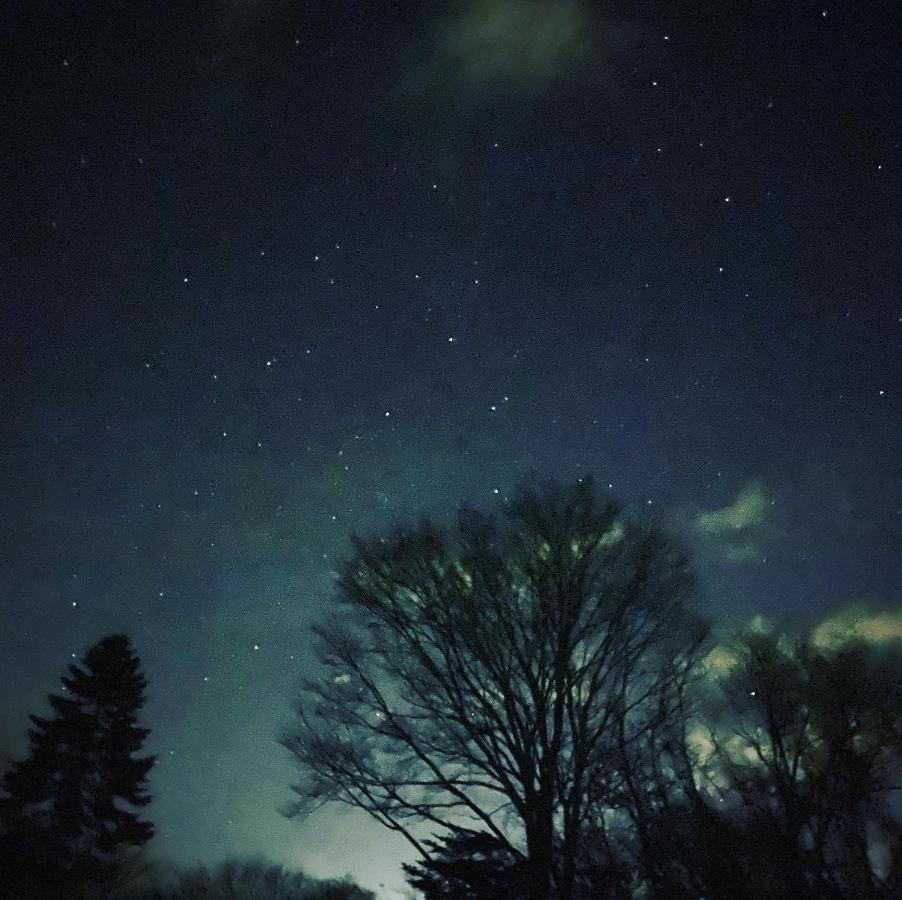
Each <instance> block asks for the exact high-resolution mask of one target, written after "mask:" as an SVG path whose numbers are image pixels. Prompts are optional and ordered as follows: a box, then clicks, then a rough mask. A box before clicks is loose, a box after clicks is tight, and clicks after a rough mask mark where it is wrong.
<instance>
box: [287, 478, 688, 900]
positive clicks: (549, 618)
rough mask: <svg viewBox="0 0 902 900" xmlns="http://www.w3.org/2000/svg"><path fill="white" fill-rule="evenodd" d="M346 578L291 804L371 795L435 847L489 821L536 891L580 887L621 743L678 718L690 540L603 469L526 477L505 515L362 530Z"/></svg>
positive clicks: (309, 699) (294, 746) (612, 799)
mask: <svg viewBox="0 0 902 900" xmlns="http://www.w3.org/2000/svg"><path fill="white" fill-rule="evenodd" d="M338 587H339V596H338V601H339V603H340V604H341V609H340V610H337V611H336V612H335V613H333V614H332V615H330V617H329V621H328V624H323V625H320V626H319V627H318V628H317V629H316V633H317V636H318V639H319V652H320V660H321V662H322V667H323V668H322V674H321V675H320V677H318V678H316V679H311V680H309V681H308V682H307V683H306V684H305V686H304V694H303V696H302V698H301V701H300V702H299V704H298V706H297V715H298V718H297V723H296V726H295V727H294V728H293V729H292V730H291V731H290V732H288V733H287V734H286V735H285V737H284V738H283V743H284V745H285V746H286V747H287V748H288V749H289V750H290V751H291V752H292V753H293V754H294V755H295V757H296V758H297V760H298V761H299V762H300V763H301V766H300V769H301V773H302V779H301V781H300V782H299V783H298V784H297V785H296V786H295V791H296V792H297V795H298V797H299V800H298V801H297V803H296V804H295V805H294V807H293V808H292V810H291V812H294V813H298V812H302V811H305V810H309V809H311V808H313V807H314V806H315V805H316V804H318V803H322V802H329V801H336V802H339V803H344V804H348V805H350V806H354V807H358V808H360V809H363V810H365V811H366V812H368V813H369V814H370V815H372V816H374V817H375V818H376V819H377V820H378V821H380V822H382V823H383V824H384V825H386V826H387V827H389V828H391V829H394V830H396V831H398V832H399V833H401V834H403V835H404V836H405V837H406V838H407V839H408V840H409V841H410V842H411V843H412V844H413V845H414V846H415V847H416V848H417V849H418V850H419V851H420V853H421V854H422V855H423V857H424V858H426V859H429V858H430V851H429V847H428V846H427V845H426V844H425V843H424V836H423V826H427V827H429V828H431V829H432V830H433V831H435V830H438V832H439V833H441V834H444V835H451V836H455V835H458V836H461V835H466V834H472V833H475V832H477V831H480V832H484V833H485V834H487V835H490V836H492V837H493V838H494V839H495V840H496V841H497V842H498V846H499V847H502V848H506V849H507V851H508V852H509V853H510V854H512V855H513V856H514V857H520V858H522V859H523V860H524V861H525V865H526V868H527V870H528V878H527V883H528V885H529V887H528V890H529V896H530V897H531V898H532V900H546V898H548V897H550V896H559V897H576V896H578V895H579V892H580V890H581V887H580V885H581V884H582V882H583V881H584V880H585V879H584V876H585V871H584V868H583V862H584V860H585V859H586V857H587V852H588V850H589V847H590V845H591V846H592V847H593V848H595V849H596V850H597V849H598V848H602V847H604V844H605V840H606V836H605V812H604V811H605V810H606V809H607V808H611V807H614V806H619V805H620V799H619V798H620V796H621V794H622V792H623V790H624V783H623V772H622V766H621V761H622V758H623V755H624V754H630V753H631V752H632V748H633V747H634V746H635V745H637V744H638V743H639V742H640V741H641V739H642V736H643V735H645V734H646V733H648V731H649V730H650V729H660V728H662V727H664V725H665V723H667V722H676V721H678V720H680V719H681V718H682V717H683V709H682V704H683V702H684V697H685V688H686V685H687V681H688V679H689V678H690V677H691V674H692V671H693V663H694V662H695V659H696V656H697V653H698V649H699V647H700V645H701V642H702V640H703V638H704V635H705V627H704V625H703V624H702V623H701V622H700V620H699V619H698V618H696V617H695V616H694V615H693V614H692V613H691V611H690V605H691V602H692V600H693V597H694V591H695V579H694V576H693V574H692V572H691V569H690V566H689V561H688V558H687V554H686V553H685V552H684V550H683V549H682V548H681V547H680V545H679V544H678V542H677V541H675V540H674V539H673V538H672V537H670V536H668V535H666V534H664V533H663V532H662V531H660V530H659V529H657V528H654V527H652V526H649V525H645V524H640V523H636V522H632V521H630V520H629V519H627V518H626V517H624V515H623V513H622V510H621V508H620V507H619V506H618V505H617V504H616V503H614V502H612V501H610V500H607V499H605V498H602V497H600V496H599V494H598V493H597V492H596V490H595V487H594V485H593V483H592V482H591V480H589V479H585V480H581V481H579V482H577V483H576V484H575V485H573V486H571V487H567V488H564V487H561V486H559V485H556V484H553V483H549V484H544V485H527V486H525V487H523V488H522V489H521V490H520V491H519V493H518V494H517V496H516V497H515V499H514V500H513V501H512V502H511V503H510V504H509V505H508V506H507V507H506V508H505V509H504V511H503V513H502V514H501V515H500V516H499V517H495V516H488V515H484V514H482V513H479V512H477V511H475V510H472V509H464V510H462V511H461V513H460V515H459V517H458V522H457V526H456V528H454V529H452V530H445V529H442V528H440V527H438V526H436V525H434V524H432V523H431V522H428V521H424V522H422V523H421V524H420V525H419V526H417V527H415V528H412V529H411V530H404V529H399V530H397V531H396V532H395V533H394V534H392V535H391V536H388V537H377V538H374V539H371V540H362V539H355V541H354V553H353V555H352V557H351V558H350V559H349V560H348V562H347V563H346V565H345V566H344V569H343V571H342V573H341V575H340V578H339V582H338ZM611 862H613V861H612V860H611ZM598 864H599V860H598V859H595V861H594V865H595V866H597V865H598Z"/></svg>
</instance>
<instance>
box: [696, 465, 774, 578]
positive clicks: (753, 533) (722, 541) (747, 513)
mask: <svg viewBox="0 0 902 900" xmlns="http://www.w3.org/2000/svg"><path fill="white" fill-rule="evenodd" d="M772 505H773V501H772V500H771V499H770V498H769V497H768V496H767V494H766V493H765V491H764V488H763V487H762V485H761V483H760V482H758V481H753V482H750V483H749V484H747V485H746V486H745V487H744V488H743V489H742V490H741V491H740V492H739V494H738V495H737V497H736V499H735V500H734V501H733V502H732V503H731V504H730V505H729V506H724V507H721V508H720V509H713V510H708V511H703V512H700V513H698V514H697V515H696V516H695V518H694V519H693V522H692V525H693V529H694V530H695V532H696V533H697V534H698V535H700V536H701V537H702V538H704V539H705V540H706V542H707V543H708V544H709V545H710V546H713V547H714V548H715V549H716V550H717V551H718V552H719V553H720V555H721V557H722V558H723V560H724V561H726V562H729V563H740V562H744V561H746V560H750V559H754V558H755V557H757V556H758V555H759V554H760V553H761V545H762V544H763V542H764V540H765V539H766V537H767V531H768V525H769V513H770V509H771V506H772Z"/></svg>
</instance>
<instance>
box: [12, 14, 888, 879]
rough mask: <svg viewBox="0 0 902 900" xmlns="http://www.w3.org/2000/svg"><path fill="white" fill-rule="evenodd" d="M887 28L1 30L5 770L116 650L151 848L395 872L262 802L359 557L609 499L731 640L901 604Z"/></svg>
mask: <svg viewBox="0 0 902 900" xmlns="http://www.w3.org/2000/svg"><path fill="white" fill-rule="evenodd" d="M449 9H451V10H452V11H450V12H449ZM899 25H900V22H899V16H898V9H897V4H895V3H890V2H885V3H884V2H879V0H878V2H874V3H869V4H860V3H851V2H849V3H845V2H844V3H836V2H829V3H828V2H823V3H794V4H789V3H767V2H763V3H755V4H724V3H721V2H715V0H684V2H676V0H672V2H660V3H639V2H637V3H629V2H626V0H618V2H612V3H594V4H593V3H588V2H584V3H577V2H575V0H574V2H545V3H539V2H533V0H481V2H472V3H463V4H453V5H448V4H438V3H425V2H424V3H415V2H410V3H403V4H375V3H359V4H358V3H350V2H344V3H342V2H337V3H330V4H313V3H287V2H275V3H263V2H221V0H220V2H204V3H192V4H184V5H180V4H173V3H164V2H157V3H152V4H145V5H138V6H135V5H134V4H129V3H124V4H118V3H92V2H86V0H82V2H59V0H55V2H52V3H50V2H48V3H41V2H38V3H35V2H28V3H25V2H19V3H12V4H7V6H6V7H5V11H4V13H3V18H2V27H3V46H2V55H3V58H5V59H6V60H8V63H7V68H6V74H5V75H4V82H5V86H4V91H3V93H4V95H5V102H4V106H3V110H4V118H5V119H6V122H7V124H6V126H5V127H4V129H3V138H2V140H3V144H4V145H5V150H4V155H5V158H6V159H7V160H8V163H7V165H5V166H4V171H3V173H2V175H0V178H2V182H0V187H2V190H0V197H2V199H0V205H2V207H0V212H2V214H3V221H4V240H3V241H2V258H0V264H2V265H0V277H2V283H0V298H2V321H0V326H2V330H0V341H2V359H3V363H4V372H3V378H2V387H0V391H2V403H3V409H4V412H5V415H4V416H3V419H2V425H0V427H2V455H0V482H2V485H3V493H4V508H5V512H6V516H5V527H4V529H3V537H2V545H0V546H2V553H3V561H4V565H3V568H2V576H0V577H2V583H0V604H2V611H3V623H4V627H3V629H2V634H0V642H2V643H0V678H2V683H3V685H4V686H5V687H4V690H3V696H2V701H3V702H2V709H3V713H4V726H3V735H2V736H3V740H4V742H5V744H6V746H7V747H8V749H9V750H10V751H11V752H12V753H14V754H15V753H18V752H21V750H22V749H23V746H24V744H23V740H24V732H25V728H26V724H27V722H26V714H27V713H28V712H29V711H34V710H40V709H41V704H42V702H43V700H42V698H43V695H44V694H46V693H47V692H48V691H49V690H52V689H54V688H55V687H56V685H57V683H58V682H57V679H58V676H59V674H60V673H61V671H62V670H63V668H64V667H65V665H66V663H67V662H68V661H70V657H71V654H73V653H75V654H76V655H80V654H81V653H82V652H83V651H84V650H85V649H86V648H87V646H89V645H90V644H91V643H93V642H94V641H95V640H96V639H97V638H99V637H100V636H101V635H102V634H104V633H108V632H110V631H113V630H118V629H125V630H127V631H128V632H129V633H130V634H131V635H132V637H133V640H134V642H135V644H136V647H137V649H138V651H139V653H140V654H141V656H142V658H143V659H144V661H145V667H146V670H147V674H148V678H149V681H150V701H149V703H148V707H147V720H148V724H149V725H150V726H151V727H152V729H153V737H152V741H153V748H154V750H155V751H157V752H159V753H160V754H161V761H160V765H159V766H158V767H157V769H156V770H155V774H154V783H153V788H154V792H155V795H156V798H157V799H156V802H155V804H154V806H153V807H152V818H153V819H154V820H155V822H156V823H157V826H158V838H157V840H156V845H157V850H158V852H159V853H160V854H163V855H168V856H173V857H175V858H177V859H178V860H180V861H183V862H188V861H192V860H194V859H202V860H204V861H215V860H217V859H220V858H222V857H223V856H224V855H226V854H229V853H258V852H260V853H268V854H269V855H271V856H273V857H274V858H276V859H277V860H278V861H284V862H288V863H291V864H298V865H304V866H305V867H307V868H309V869H310V870H311V871H312V872H313V873H314V874H323V875H325V874H340V873H342V872H344V871H351V872H353V873H354V874H355V875H356V876H357V877H358V878H359V879H361V880H362V881H364V882H366V883H368V884H370V885H371V886H375V885H377V884H378V882H379V881H380V880H383V879H385V880H389V881H392V880H395V881H396V880H397V859H398V858H399V856H398V854H399V853H401V852H406V851H405V850H404V848H398V846H397V844H395V843H393V842H392V841H391V840H389V839H387V838H385V837H384V836H383V835H382V834H381V832H379V831H378V829H376V828H375V827H374V826H370V825H367V824H366V823H361V822H360V821H359V820H358V819H356V818H347V817H336V816H332V815H326V816H324V817H323V818H322V819H319V820H317V821H316V822H313V823H309V824H308V825H306V826H304V825H301V824H300V823H296V822H295V823H289V822H287V821H285V820H283V819H282V818H281V817H280V816H279V814H278V813H277V811H276V807H277V806H278V805H279V804H280V803H282V802H284V801H286V800H288V799H289V792H288V789H287V785H288V782H289V781H290V778H291V769H290V766H289V764H288V761H287V759H286V758H285V754H284V753H283V751H282V750H281V749H280V748H279V747H278V745H277V744H276V741H275V735H276V734H277V732H278V731H279V728H280V726H281V724H282V723H284V722H285V721H286V720H287V719H288V718H289V717H290V701H291V700H292V698H293V695H294V686H295V684H296V682H297V680H298V678H299V677H300V676H301V675H302V674H305V673H307V672H309V671H310V665H311V661H310V659H309V654H308V650H307V637H306V634H307V631H306V629H307V626H308V624H309V623H310V621H311V620H312V619H313V618H315V617H317V616H319V615H322V614H326V615H328V610H329V603H330V597H331V590H332V588H331V582H332V577H331V574H330V573H331V571H332V569H333V567H334V565H335V560H336V559H338V558H340V557H341V556H342V555H343V554H345V553H346V552H347V551H348V537H349V535H350V534H351V533H352V532H353V531H363V532H368V531H371V530H372V529H374V528H379V527H384V526H385V525H386V524H387V523H390V522H392V521H394V520H396V519H398V518H404V517H407V516H418V515H419V513H420V512H421V511H427V512H429V513H431V514H434V515H435V516H436V517H438V518H446V517H448V516H450V515H451V513H452V511H453V510H454V509H455V508H456V507H457V505H458V504H459V503H461V502H463V501H471V502H474V503H477V504H480V505H484V506H486V507H488V508H491V507H492V506H495V505H498V504H502V503H503V502H504V497H505V495H506V493H507V492H508V491H509V490H510V489H511V488H512V487H513V486H514V485H515V483H516V481H517V479H518V478H519V477H520V476H521V475H523V474H525V473H528V472H530V471H533V470H537V471H539V472H541V473H543V474H546V475H553V476H557V477H559V478H561V479H563V480H572V479H574V478H576V477H580V476H581V475H585V474H593V475H595V476H596V478H597V480H598V481H599V483H600V484H601V485H602V486H606V485H609V484H610V485H611V488H610V491H611V493H612V494H613V495H615V496H616V497H618V498H620V499H621V500H622V501H624V502H625V503H626V504H627V506H628V507H630V508H632V509H634V510H637V511H641V513H642V514H643V515H652V516H654V517H656V518H658V519H659V520H660V521H661V522H663V523H665V524H666V525H667V526H669V527H671V528H673V529H676V530H677V531H678V532H679V533H680V534H681V535H682V536H683V537H684V539H685V540H686V541H688V542H689V543H690V544H691V546H692V547H693V549H694V551H695V555H696V560H697V566H698V569H699V572H700V576H701V581H702V584H703V594H704V600H703V602H704V604H705V608H706V610H707V612H708V613H709V614H710V615H711V616H712V617H714V619H715V621H716V622H717V623H718V624H719V625H724V626H726V627H729V626H731V625H735V624H736V623H740V622H742V621H745V620H746V619H747V618H748V617H749V616H751V615H753V614H754V613H758V612H762V613H764V614H766V615H769V616H771V617H773V618H777V619H781V618H783V619H786V620H787V621H793V622H798V621H811V620H814V619H817V618H820V617H823V616H824V615H825V614H827V613H828V612H829V611H832V610H834V609H836V608H838V607H841V606H843V605H845V604H848V603H850V602H853V601H859V600H866V601H867V602H869V603H871V604H873V605H875V606H881V607H882V606H887V607H890V606H891V607H895V606H898V605H899V604H900V603H902V585H900V568H902V567H900V559H899V548H900V547H902V466H900V460H902V453H900V447H902V405H900V392H902V366H900V359H902V354H900V345H902V300H900V281H902V264H900V248H902V233H900V232H902V229H900V215H899V213H900V208H902V204H900V200H902V178H900V166H902V150H900V137H899V124H900V121H902V116H900V105H899V99H898V98H899V97H900V96H902V79H900V59H902V55H900V54H899V52H898V43H897V35H898V33H899ZM10 162H11V164H10Z"/></svg>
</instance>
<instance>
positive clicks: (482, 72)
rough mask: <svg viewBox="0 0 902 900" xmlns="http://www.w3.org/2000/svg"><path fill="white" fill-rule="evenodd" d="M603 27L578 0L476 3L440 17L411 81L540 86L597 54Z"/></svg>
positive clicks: (425, 86) (522, 88)
mask: <svg viewBox="0 0 902 900" xmlns="http://www.w3.org/2000/svg"><path fill="white" fill-rule="evenodd" d="M595 24H596V22H595V17H594V16H593V15H592V14H591V13H590V11H589V10H588V9H587V7H586V5H585V4H584V3H581V2H578V0H471V2H470V3H469V4H467V5H466V6H465V7H464V9H463V10H462V11H460V12H457V13H454V14H448V15H445V16H443V17H441V18H440V19H439V20H438V21H437V23H436V24H435V27H434V31H433V35H432V40H431V42H430V43H429V45H428V50H427V52H426V54H425V55H424V56H423V57H422V58H421V59H420V60H419V63H418V64H417V65H415V66H414V67H413V68H412V71H411V75H412V81H411V84H412V86H414V87H418V88H419V89H420V90H424V91H430V92H431V91H433V90H435V89H439V90H441V89H442V88H446V89H457V90H459V89H460V87H461V86H463V87H468V88H472V89H474V90H479V89H488V90H502V91H503V90H507V91H511V90H513V91H515V92H521V93H531V92H535V91H540V90H542V89H544V88H546V87H547V86H549V85H551V84H553V83H554V82H557V81H559V80H561V79H563V78H567V77H570V76H572V75H573V74H574V73H576V72H578V71H579V70H580V69H581V68H582V67H583V65H584V64H585V63H586V62H587V61H588V60H589V59H590V58H591V57H592V55H593V49H594V46H593V43H594V42H593V34H594V32H595V31H596V28H595V27H594V26H595Z"/></svg>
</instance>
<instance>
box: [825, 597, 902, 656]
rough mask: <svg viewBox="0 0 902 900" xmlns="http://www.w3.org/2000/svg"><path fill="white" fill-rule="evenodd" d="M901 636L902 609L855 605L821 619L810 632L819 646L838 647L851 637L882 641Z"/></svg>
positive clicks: (893, 639)
mask: <svg viewBox="0 0 902 900" xmlns="http://www.w3.org/2000/svg"><path fill="white" fill-rule="evenodd" d="M900 639H902V609H896V610H883V611H881V612H873V611H869V610H867V609H865V608H864V607H863V606H852V607H849V608H848V609H844V610H842V611H841V612H838V613H836V615H833V616H831V617H830V618H829V619H827V620H826V621H824V622H822V623H821V624H820V625H818V626H817V628H815V629H814V631H813V632H812V633H811V641H812V643H813V644H814V646H815V647H817V648H818V649H820V650H837V649H839V648H840V647H841V646H842V645H843V644H846V643H848V642H850V641H856V640H860V641H866V642H867V643H870V644H882V643H886V642H888V641H898V640H900Z"/></svg>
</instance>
